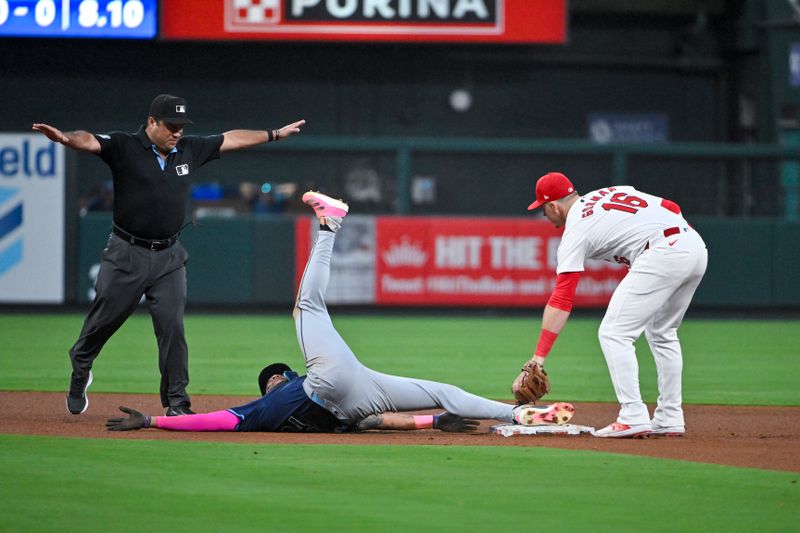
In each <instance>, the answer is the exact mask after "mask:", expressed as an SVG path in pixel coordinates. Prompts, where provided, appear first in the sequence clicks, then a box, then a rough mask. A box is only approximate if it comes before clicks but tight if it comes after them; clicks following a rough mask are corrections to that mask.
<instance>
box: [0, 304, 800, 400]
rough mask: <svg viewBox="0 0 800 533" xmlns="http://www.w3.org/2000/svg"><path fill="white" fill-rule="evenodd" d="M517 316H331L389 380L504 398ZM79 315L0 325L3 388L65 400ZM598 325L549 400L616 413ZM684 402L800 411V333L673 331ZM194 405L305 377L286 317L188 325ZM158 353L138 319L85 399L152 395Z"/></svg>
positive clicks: (593, 322) (525, 333) (558, 363)
mask: <svg viewBox="0 0 800 533" xmlns="http://www.w3.org/2000/svg"><path fill="white" fill-rule="evenodd" d="M534 315H535V314H534V313H532V316H531V318H522V317H489V318H484V317H429V316H426V317H414V316H407V317H397V316H392V317H389V316H375V317H367V316H341V317H338V318H337V317H336V316H334V322H335V324H336V326H337V328H338V329H339V331H340V332H341V334H342V336H343V337H344V338H345V339H346V340H347V341H348V343H349V344H350V346H351V347H352V348H353V351H354V352H355V353H356V354H357V355H358V357H359V358H360V359H361V360H362V361H363V362H364V363H365V364H367V365H368V366H370V367H372V368H374V369H376V370H380V371H382V372H388V373H393V374H400V375H407V376H413V377H421V378H426V379H433V380H438V381H445V382H450V383H453V384H455V385H459V386H461V387H463V388H465V389H467V390H469V391H470V392H474V393H476V394H481V395H484V396H488V397H491V398H497V399H509V400H510V399H511V394H510V391H509V387H510V383H511V381H512V380H513V378H514V377H515V376H516V374H517V371H518V368H519V366H520V365H521V364H522V362H524V361H525V360H526V359H527V358H528V356H529V355H530V351H531V348H532V346H533V343H534V342H535V340H536V336H537V335H538V330H539V319H538V317H537V316H534ZM82 322H83V316H82V315H77V314H71V315H34V314H23V315H12V314H5V315H0V346H1V347H2V352H0V389H6V390H44V391H63V390H65V389H66V387H67V385H68V381H69V377H68V376H69V370H70V365H69V357H68V355H67V351H68V349H69V347H70V346H71V345H72V343H73V342H74V341H75V339H76V337H77V335H78V332H79V331H80V327H81V324H82ZM598 325H599V320H597V319H588V318H573V319H571V320H570V321H569V323H568V324H567V327H566V329H565V331H564V332H563V333H562V335H561V336H560V337H559V339H558V341H557V343H556V346H555V348H554V350H553V353H552V354H551V356H550V358H549V359H548V364H547V368H548V372H549V373H550V377H551V381H552V385H553V390H552V392H551V395H550V397H551V398H552V399H562V400H571V401H608V402H614V401H615V397H614V392H613V389H612V386H611V380H610V378H609V376H608V370H607V368H606V364H605V360H604V359H603V355H602V353H601V351H600V348H599V345H598V342H597V327H598ZM680 333H681V339H682V344H683V351H684V400H685V402H686V403H706V404H740V405H800V388H798V387H797V385H796V379H795V377H796V375H797V368H798V367H797V361H798V356H800V322H799V321H791V320H770V321H759V320H688V321H687V322H686V323H684V325H683V327H682V328H681V331H680ZM186 334H187V340H188V343H189V350H190V361H191V364H190V368H191V377H192V381H191V385H190V388H189V391H190V393H192V394H241V395H250V394H255V393H256V392H257V389H256V375H257V373H258V371H259V370H260V369H261V368H262V367H263V366H264V365H266V364H268V363H270V362H273V361H276V360H282V361H285V362H288V363H289V364H290V365H292V366H293V367H296V368H298V367H299V368H300V369H302V356H301V354H300V350H299V348H298V346H297V341H296V339H295V333H294V325H293V322H292V319H291V317H290V316H288V315H276V316H272V315H267V316H253V315H233V316H224V315H189V316H187V317H186ZM638 349H639V364H640V376H641V386H642V393H643V395H644V398H645V401H648V402H653V401H655V398H656V395H657V393H656V373H655V367H654V364H653V359H652V357H651V355H650V352H649V349H648V348H647V344H646V342H643V340H640V342H639V344H638ZM157 359H158V356H157V348H156V342H155V336H154V335H153V329H152V324H151V322H150V317H149V316H148V315H147V314H146V313H145V312H138V313H137V314H135V315H134V316H133V317H131V318H130V319H129V320H128V321H127V322H126V323H125V324H124V325H123V327H122V328H121V329H120V330H119V331H118V332H117V333H116V334H115V335H114V336H113V337H112V338H111V340H110V341H109V342H108V344H107V345H106V347H105V348H104V349H103V352H102V353H101V355H100V357H99V358H98V359H97V361H96V362H95V367H94V370H95V382H94V384H93V385H92V390H93V391H95V392H101V391H106V392H109V391H119V392H142V393H155V392H157V389H158V381H159V377H158V367H157V363H158V361H157Z"/></svg>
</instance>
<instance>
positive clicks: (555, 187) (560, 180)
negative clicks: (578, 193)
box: [528, 172, 575, 211]
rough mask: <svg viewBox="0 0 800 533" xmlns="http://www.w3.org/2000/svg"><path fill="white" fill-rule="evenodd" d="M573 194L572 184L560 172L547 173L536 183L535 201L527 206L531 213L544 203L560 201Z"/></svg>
mask: <svg viewBox="0 0 800 533" xmlns="http://www.w3.org/2000/svg"><path fill="white" fill-rule="evenodd" d="M573 192H575V187H573V186H572V182H571V181H569V178H568V177H566V176H565V175H564V174H562V173H561V172H548V173H547V174H545V175H544V176H542V177H541V178H539V180H538V181H537V182H536V201H535V202H533V203H532V204H531V205H529V206H528V211H533V210H534V209H536V208H537V207H539V206H541V205H542V204H544V203H547V202H552V201H553V200H560V199H562V198H564V197H565V196H567V195H569V194H571V193H573Z"/></svg>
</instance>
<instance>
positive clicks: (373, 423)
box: [357, 413, 479, 433]
mask: <svg viewBox="0 0 800 533" xmlns="http://www.w3.org/2000/svg"><path fill="white" fill-rule="evenodd" d="M478 425H479V422H478V421H477V420H470V419H467V418H461V417H460V416H457V415H454V414H451V413H442V414H440V415H407V414H404V413H379V414H376V415H369V416H368V417H366V418H364V419H363V420H362V421H361V422H359V423H358V427H357V429H358V431H367V430H370V429H385V430H394V431H410V430H414V429H439V430H441V431H448V432H453V433H468V432H472V431H475V430H477V429H478Z"/></svg>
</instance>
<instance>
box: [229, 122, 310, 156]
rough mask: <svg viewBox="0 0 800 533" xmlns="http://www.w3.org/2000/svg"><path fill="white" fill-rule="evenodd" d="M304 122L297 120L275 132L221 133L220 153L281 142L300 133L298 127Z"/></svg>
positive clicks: (235, 131)
mask: <svg viewBox="0 0 800 533" xmlns="http://www.w3.org/2000/svg"><path fill="white" fill-rule="evenodd" d="M305 123H306V121H305V120H298V121H297V122H292V123H291V124H287V125H286V126H284V127H282V128H279V129H277V130H230V131H226V132H225V133H223V134H222V135H223V137H224V140H223V141H222V146H220V148H219V151H220V152H229V151H232V150H241V149H243V148H249V147H251V146H255V145H257V144H264V143H268V142H275V141H281V140H284V139H286V138H288V137H291V136H292V135H294V134H295V133H300V126H302V125H303V124H305Z"/></svg>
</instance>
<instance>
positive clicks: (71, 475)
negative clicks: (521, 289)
mask: <svg viewBox="0 0 800 533" xmlns="http://www.w3.org/2000/svg"><path fill="white" fill-rule="evenodd" d="M642 445H643V446H646V445H647V442H642ZM0 477H2V479H3V483H2V485H1V486H2V488H0V517H2V518H0V529H2V530H5V531H53V530H81V531H109V530H114V531H141V530H146V531H147V530H151V531H166V530H170V531H222V530H224V531H251V530H252V531H256V530H259V531H329V530H333V531H376V530H380V529H384V530H392V531H477V530H485V529H487V528H491V529H494V530H498V531H509V530H515V529H536V530H548V531H553V530H555V531H701V530H708V531H788V530H792V529H794V528H796V524H798V523H800V505H798V504H800V489H799V488H798V484H797V477H798V475H797V474H796V473H781V472H771V471H761V470H754V469H739V468H732V467H724V466H716V465H703V464H695V463H688V462H682V461H671V460H664V459H650V458H643V457H634V456H622V455H614V454H606V453H591V452H583V451H569V450H555V449H546V448H518V447H507V448H503V447H500V448H498V447H491V448H480V447H459V446H452V447H432V446H415V447H402V446H390V447H382V446H367V447H359V446H339V445H329V446H319V445H314V446H312V445H307V446H306V445H253V444H219V443H199V442H169V441H130V440H117V439H113V440H112V439H108V440H105V439H72V438H47V439H45V438H37V437H24V436H9V435H0Z"/></svg>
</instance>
